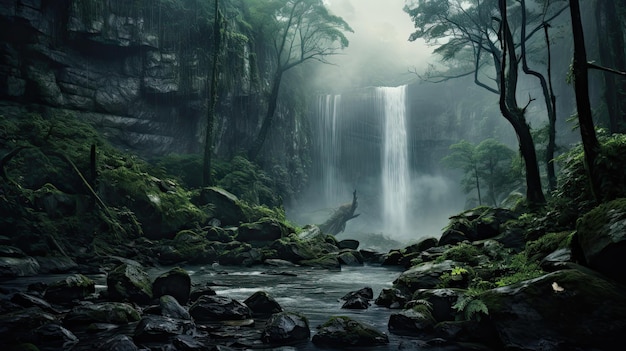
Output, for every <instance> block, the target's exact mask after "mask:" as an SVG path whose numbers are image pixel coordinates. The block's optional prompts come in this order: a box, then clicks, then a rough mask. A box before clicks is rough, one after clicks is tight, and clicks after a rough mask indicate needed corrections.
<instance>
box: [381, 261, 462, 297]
mask: <svg viewBox="0 0 626 351" xmlns="http://www.w3.org/2000/svg"><path fill="white" fill-rule="evenodd" d="M453 267H454V262H453V261H451V260H445V261H443V262H441V263H434V262H424V263H421V264H419V265H417V266H414V267H412V268H410V269H408V270H406V271H404V272H402V273H401V274H400V276H399V277H398V278H397V279H396V280H394V282H393V285H394V287H395V288H397V289H400V291H402V292H406V293H409V294H412V293H413V292H414V291H416V290H417V289H433V288H435V287H436V286H437V284H439V283H440V280H439V277H441V276H442V275H443V274H444V273H450V272H452V269H453Z"/></svg>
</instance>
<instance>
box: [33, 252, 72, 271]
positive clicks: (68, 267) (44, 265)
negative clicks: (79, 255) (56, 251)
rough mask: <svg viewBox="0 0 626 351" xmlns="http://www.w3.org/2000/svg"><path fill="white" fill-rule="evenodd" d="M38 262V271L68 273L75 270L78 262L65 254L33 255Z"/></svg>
mask: <svg viewBox="0 0 626 351" xmlns="http://www.w3.org/2000/svg"><path fill="white" fill-rule="evenodd" d="M35 259H36V260H37V262H38V263H39V267H40V270H39V273H42V274H48V273H55V274H59V273H61V274H62V273H68V272H72V271H74V270H76V268H78V264H76V262H74V260H72V259H71V258H70V257H67V256H37V257H35Z"/></svg>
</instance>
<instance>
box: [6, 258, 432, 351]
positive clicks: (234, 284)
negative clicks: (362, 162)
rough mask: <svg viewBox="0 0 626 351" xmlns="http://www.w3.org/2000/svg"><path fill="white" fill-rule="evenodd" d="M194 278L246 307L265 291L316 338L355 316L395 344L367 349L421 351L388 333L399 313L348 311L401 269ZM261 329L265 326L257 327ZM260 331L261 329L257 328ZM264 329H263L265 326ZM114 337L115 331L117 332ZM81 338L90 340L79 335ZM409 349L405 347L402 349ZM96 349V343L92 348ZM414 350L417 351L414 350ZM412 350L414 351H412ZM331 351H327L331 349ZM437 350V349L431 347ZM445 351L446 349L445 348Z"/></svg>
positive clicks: (265, 270)
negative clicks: (354, 294) (334, 319)
mask: <svg viewBox="0 0 626 351" xmlns="http://www.w3.org/2000/svg"><path fill="white" fill-rule="evenodd" d="M169 268H170V267H161V268H154V269H151V270H150V271H149V274H150V275H151V277H152V278H155V277H156V276H158V275H159V274H161V273H163V272H165V271H167V270H168V269H169ZM184 268H185V269H186V270H187V271H188V272H189V274H190V275H191V279H192V284H193V285H199V286H203V285H206V284H208V285H210V286H211V287H212V288H213V289H214V290H215V291H216V292H217V294H218V295H224V296H227V297H230V298H233V299H236V300H238V301H240V302H243V301H244V300H245V299H246V298H248V297H249V296H251V295H252V294H254V293H255V292H256V291H259V290H263V291H266V292H267V293H269V294H270V295H271V296H272V297H274V298H275V299H276V300H277V301H278V303H279V304H280V305H281V306H282V307H283V309H284V310H286V311H294V312H299V313H302V314H304V315H305V316H306V317H307V318H308V320H309V324H310V327H311V333H312V335H314V334H315V332H316V327H317V326H318V325H320V324H323V323H324V322H326V321H327V320H328V319H329V318H330V317H331V316H349V317H351V318H353V319H355V320H358V321H361V322H364V323H366V324H369V325H371V326H373V327H374V328H376V329H378V330H380V331H383V332H385V333H387V334H388V335H389V341H390V343H389V344H388V345H385V346H379V347H368V348H366V349H367V350H398V349H399V348H400V349H416V348H415V346H414V343H415V341H416V339H414V338H410V337H407V336H398V335H394V334H391V333H389V332H388V330H387V323H388V321H389V316H390V314H391V313H393V312H397V310H390V309H387V308H384V307H379V306H376V305H375V304H373V301H372V305H371V306H370V307H369V308H368V309H366V310H350V309H342V308H341V306H342V304H343V302H344V301H342V300H341V297H343V296H344V295H345V294H347V293H348V292H351V291H355V290H359V289H361V288H364V287H371V288H372V289H373V291H374V298H376V297H377V296H378V295H379V294H380V291H381V290H382V289H383V288H389V287H391V286H392V282H393V280H394V279H396V278H397V277H398V275H399V274H400V273H401V270H399V269H397V268H390V267H381V266H376V265H365V266H354V267H352V266H346V267H342V269H341V271H339V270H337V271H329V270H322V269H314V268H308V267H286V268H274V267H266V266H259V267H251V268H245V267H228V266H218V267H213V266H185V267H184ZM64 277H65V276H64V275H47V276H42V277H28V278H20V279H16V280H12V281H5V282H3V287H5V288H14V289H18V290H22V289H25V287H26V286H27V285H28V284H30V283H33V282H46V283H51V282H53V281H56V280H60V279H63V278H64ZM90 278H92V279H94V280H95V281H96V288H97V290H104V289H106V281H105V276H104V275H96V276H90ZM257 324H260V323H257ZM257 327H259V326H257ZM261 327H262V326H261ZM112 332H113V331H112ZM115 332H116V333H125V334H126V333H127V334H132V328H131V325H129V326H128V327H125V328H121V329H117V330H116V331H115ZM78 336H79V339H82V338H81V337H85V336H86V335H78ZM92 343H93V340H91V341H90V342H89V343H84V341H83V340H81V342H80V343H79V344H78V345H76V346H75V347H74V348H73V350H83V349H84V350H87V349H89V347H88V344H92ZM401 344H404V345H405V346H401ZM92 345H93V344H92ZM408 345H411V346H408ZM407 346H408V348H407ZM417 349H419V348H417ZM275 350H281V351H286V350H321V348H318V347H316V346H315V345H314V344H313V343H312V342H308V343H305V344H301V345H297V346H294V347H281V348H276V349H275ZM326 350H327V349H326ZM429 350H435V351H436V350H437V348H429ZM442 350H443V349H442Z"/></svg>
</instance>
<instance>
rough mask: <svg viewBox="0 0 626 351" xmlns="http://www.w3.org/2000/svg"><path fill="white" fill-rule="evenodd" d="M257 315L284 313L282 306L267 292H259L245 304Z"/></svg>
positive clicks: (246, 300) (245, 301)
mask: <svg viewBox="0 0 626 351" xmlns="http://www.w3.org/2000/svg"><path fill="white" fill-rule="evenodd" d="M243 303H244V304H246V306H248V307H250V310H252V312H253V313H255V314H267V315H269V314H273V313H278V312H282V311H283V308H282V307H281V306H280V304H279V303H278V302H277V301H276V300H275V299H274V298H273V297H271V296H270V295H269V294H268V293H267V292H265V291H257V292H255V293H254V294H252V296H250V297H248V298H247V299H245V300H244V302H243Z"/></svg>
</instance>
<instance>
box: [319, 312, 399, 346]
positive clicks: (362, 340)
mask: <svg viewBox="0 0 626 351" xmlns="http://www.w3.org/2000/svg"><path fill="white" fill-rule="evenodd" d="M312 341H313V343H314V344H315V345H317V346H321V347H331V348H345V347H353V346H368V347H372V346H377V345H386V344H388V343H389V337H388V336H387V334H385V333H383V332H380V331H378V330H376V329H374V328H372V327H371V326H368V325H365V324H363V323H361V322H359V321H356V320H354V319H351V318H349V317H344V316H339V317H332V318H330V319H329V320H328V321H326V322H325V323H324V324H322V325H320V326H319V327H318V331H317V333H316V334H315V335H313V339H312Z"/></svg>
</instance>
